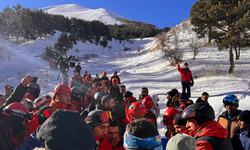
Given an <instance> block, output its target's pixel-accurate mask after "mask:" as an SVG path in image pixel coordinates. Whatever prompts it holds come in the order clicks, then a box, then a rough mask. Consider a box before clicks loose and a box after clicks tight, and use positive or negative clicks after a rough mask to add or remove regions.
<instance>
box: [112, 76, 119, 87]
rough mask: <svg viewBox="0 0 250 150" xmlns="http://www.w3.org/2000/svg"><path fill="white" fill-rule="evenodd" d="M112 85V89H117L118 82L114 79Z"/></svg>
mask: <svg viewBox="0 0 250 150" xmlns="http://www.w3.org/2000/svg"><path fill="white" fill-rule="evenodd" d="M112 85H113V87H115V88H116V87H117V86H118V80H117V79H116V78H113V79H112Z"/></svg>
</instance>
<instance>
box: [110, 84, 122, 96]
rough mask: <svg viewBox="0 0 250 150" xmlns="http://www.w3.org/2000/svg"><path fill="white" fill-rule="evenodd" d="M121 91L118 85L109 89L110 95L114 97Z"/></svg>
mask: <svg viewBox="0 0 250 150" xmlns="http://www.w3.org/2000/svg"><path fill="white" fill-rule="evenodd" d="M118 93H120V92H119V87H118V86H117V87H116V88H115V87H113V86H111V88H110V89H109V95H110V96H111V97H112V98H115V97H116V95H117V94H118Z"/></svg>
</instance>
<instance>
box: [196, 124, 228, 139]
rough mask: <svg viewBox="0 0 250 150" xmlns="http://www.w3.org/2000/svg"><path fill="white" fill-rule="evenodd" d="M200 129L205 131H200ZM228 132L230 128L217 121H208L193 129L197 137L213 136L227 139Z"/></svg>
mask: <svg viewBox="0 0 250 150" xmlns="http://www.w3.org/2000/svg"><path fill="white" fill-rule="evenodd" d="M200 130H203V131H201V132H200ZM199 132H200V133H199ZM227 134H228V130H227V129H224V128H223V127H222V126H221V125H220V124H219V123H218V122H217V121H207V122H205V123H203V124H202V125H200V126H199V127H197V128H196V129H195V130H194V131H193V135H194V137H195V138H197V137H201V136H213V137H217V138H223V139H225V138H226V137H227Z"/></svg>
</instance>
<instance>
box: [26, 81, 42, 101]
mask: <svg viewBox="0 0 250 150" xmlns="http://www.w3.org/2000/svg"><path fill="white" fill-rule="evenodd" d="M27 87H28V88H27V92H28V93H29V94H31V95H32V96H34V97H35V98H38V97H39V94H40V86H39V84H37V83H35V82H31V83H30V84H29V85H28V86H27Z"/></svg>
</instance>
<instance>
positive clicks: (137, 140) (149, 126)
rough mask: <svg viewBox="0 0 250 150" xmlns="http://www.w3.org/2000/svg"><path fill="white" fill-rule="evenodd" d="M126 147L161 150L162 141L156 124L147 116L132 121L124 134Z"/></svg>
mask: <svg viewBox="0 0 250 150" xmlns="http://www.w3.org/2000/svg"><path fill="white" fill-rule="evenodd" d="M123 145H124V148H125V149H127V150H128V149H131V148H133V149H136V150H146V149H148V150H149V149H150V150H161V149H162V143H161V138H160V136H159V132H158V130H157V128H156V126H155V125H154V124H153V123H152V122H151V121H149V120H147V119H146V118H143V119H137V120H133V121H132V122H130V123H129V124H128V125H127V127H126V132H125V134H124V144H123Z"/></svg>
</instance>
